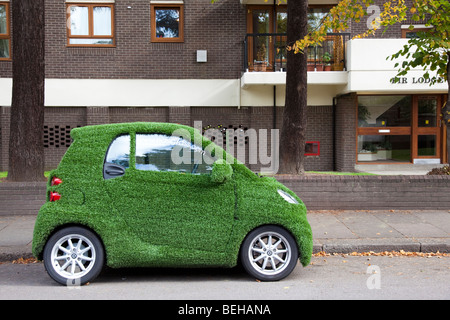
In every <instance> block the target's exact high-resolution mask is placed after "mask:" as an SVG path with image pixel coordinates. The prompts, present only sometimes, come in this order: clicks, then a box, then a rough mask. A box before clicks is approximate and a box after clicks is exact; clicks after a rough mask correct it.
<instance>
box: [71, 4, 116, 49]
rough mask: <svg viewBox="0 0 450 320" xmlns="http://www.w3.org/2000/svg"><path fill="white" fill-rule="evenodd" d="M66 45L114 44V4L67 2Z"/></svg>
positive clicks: (108, 45) (106, 45)
mask: <svg viewBox="0 0 450 320" xmlns="http://www.w3.org/2000/svg"><path fill="white" fill-rule="evenodd" d="M67 45H68V46H76V47H80V46H89V47H91V46H96V47H97V46H100V47H101V46H103V47H112V46H114V45H115V41H114V5H112V4H104V3H101V4H100V3H98V4H84V3H77V4H68V5H67Z"/></svg>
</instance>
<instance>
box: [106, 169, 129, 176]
mask: <svg viewBox="0 0 450 320" xmlns="http://www.w3.org/2000/svg"><path fill="white" fill-rule="evenodd" d="M106 173H107V174H109V175H111V176H119V175H122V174H124V173H125V170H123V169H119V168H117V169H106Z"/></svg>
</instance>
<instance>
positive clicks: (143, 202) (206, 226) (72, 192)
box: [32, 122, 312, 268]
mask: <svg viewBox="0 0 450 320" xmlns="http://www.w3.org/2000/svg"><path fill="white" fill-rule="evenodd" d="M177 129H183V130H187V132H189V134H190V135H191V139H192V141H201V143H202V147H203V148H206V147H209V149H211V147H214V146H215V145H214V144H213V143H212V142H211V141H210V140H208V139H206V138H204V137H202V136H201V134H200V133H199V132H198V131H197V130H195V129H193V128H191V127H187V126H181V125H177V124H168V123H142V122H137V123H126V124H108V125H99V126H87V127H83V128H76V129H73V130H72V132H71V135H72V138H73V139H74V142H73V143H72V145H71V146H70V148H69V149H68V150H67V152H66V154H65V155H64V157H63V158H62V160H61V163H60V164H59V166H58V168H57V169H56V170H54V171H52V172H51V173H50V175H49V182H48V188H47V191H48V192H49V191H57V192H58V193H60V194H61V199H60V200H59V201H56V202H49V201H47V202H46V203H45V204H44V205H43V206H42V208H41V209H40V211H39V214H38V217H37V220H36V224H35V229H34V235H33V245H32V251H33V254H34V256H35V257H36V258H38V259H42V252H43V249H44V246H45V243H46V241H47V239H48V238H49V237H50V236H51V234H52V233H54V232H55V231H56V230H58V229H60V228H63V227H65V226H69V225H81V226H85V227H86V228H89V229H91V230H93V231H94V232H95V233H96V234H97V235H98V236H99V237H100V239H101V241H102V242H103V245H104V248H105V252H106V264H107V265H108V266H109V267H113V268H118V267H140V266H142V267H150V266H155V267H196V266H197V267H205V266H220V267H233V266H235V265H236V264H237V260H238V255H239V249H240V246H241V243H242V242H243V240H244V238H245V236H246V235H247V234H248V233H249V232H250V231H251V230H253V229H254V228H256V227H259V226H262V225H269V224H272V225H279V226H282V227H284V228H285V229H287V230H288V231H289V232H291V234H292V235H293V236H294V238H295V239H296V242H297V244H298V249H299V254H300V255H299V260H300V262H301V264H302V265H303V266H306V265H308V264H309V262H310V259H311V255H312V231H311V227H310V225H309V223H308V221H307V217H306V207H305V205H304V204H303V202H302V201H301V200H300V199H299V198H298V197H297V196H296V195H295V194H294V193H293V192H292V191H290V190H289V189H288V188H286V187H285V186H284V185H282V184H280V183H279V182H277V181H276V180H275V179H274V178H271V177H258V176H257V175H255V174H254V173H253V172H252V171H250V170H249V169H248V168H247V167H245V165H243V164H241V163H239V162H238V161H237V160H235V159H234V158H232V157H231V156H230V155H228V154H226V153H225V151H224V150H223V149H221V148H220V147H217V146H215V147H214V148H212V150H215V152H216V154H215V155H216V156H217V155H219V154H220V153H223V159H227V163H229V159H232V163H231V165H227V164H226V163H225V161H224V160H218V161H217V162H216V163H214V166H215V167H216V168H214V169H213V173H212V174H211V175H209V174H204V175H192V174H184V173H179V172H156V171H141V170H137V169H135V160H134V155H135V139H136V138H135V135H136V133H162V134H167V135H172V133H173V132H174V131H175V130H177ZM121 134H130V136H131V150H130V168H128V169H126V173H125V175H124V176H122V177H117V178H114V179H109V180H105V179H104V178H103V163H104V159H105V154H106V152H107V150H108V147H109V145H110V143H111V141H112V140H113V139H114V138H115V137H117V136H118V135H121ZM227 157H228V158H227ZM218 172H220V174H218V175H217V176H215V175H216V174H217V173H218ZM54 176H57V177H58V178H60V179H62V181H63V182H62V183H61V184H60V185H57V186H51V185H50V181H51V179H52V177H54ZM277 189H282V190H284V191H286V192H288V193H289V194H291V195H292V196H293V197H295V198H296V199H297V200H298V202H299V204H290V203H288V202H286V201H285V200H284V199H282V198H281V196H280V195H279V194H278V192H277ZM47 197H48V196H47ZM47 200H48V199H47Z"/></svg>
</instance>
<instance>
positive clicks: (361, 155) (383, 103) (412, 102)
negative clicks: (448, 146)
mask: <svg viewBox="0 0 450 320" xmlns="http://www.w3.org/2000/svg"><path fill="white" fill-rule="evenodd" d="M441 107H442V96H440V95H413V96H411V95H391V96H359V97H358V125H357V142H356V143H357V163H370V162H374V163H380V162H388V163H389V162H390V163H401V162H403V163H411V162H412V163H423V164H426V163H429V164H438V163H442V161H443V159H442V155H443V154H444V152H443V143H442V141H443V139H442V136H443V128H442V126H441V121H440V110H441Z"/></svg>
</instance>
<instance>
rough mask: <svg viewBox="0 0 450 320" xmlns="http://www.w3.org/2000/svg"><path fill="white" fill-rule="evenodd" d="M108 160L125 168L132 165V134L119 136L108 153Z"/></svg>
mask: <svg viewBox="0 0 450 320" xmlns="http://www.w3.org/2000/svg"><path fill="white" fill-rule="evenodd" d="M106 162H110V163H114V164H118V165H121V166H122V167H124V168H129V167H130V136H129V135H122V136H118V137H117V138H116V139H114V141H113V142H112V143H111V145H110V147H109V149H108V153H107V155H106Z"/></svg>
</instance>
